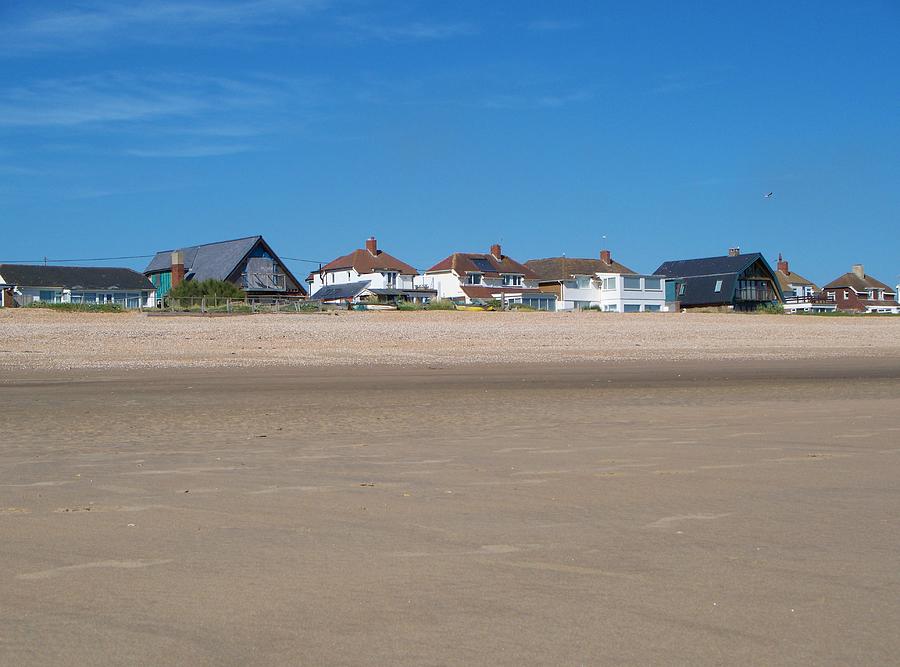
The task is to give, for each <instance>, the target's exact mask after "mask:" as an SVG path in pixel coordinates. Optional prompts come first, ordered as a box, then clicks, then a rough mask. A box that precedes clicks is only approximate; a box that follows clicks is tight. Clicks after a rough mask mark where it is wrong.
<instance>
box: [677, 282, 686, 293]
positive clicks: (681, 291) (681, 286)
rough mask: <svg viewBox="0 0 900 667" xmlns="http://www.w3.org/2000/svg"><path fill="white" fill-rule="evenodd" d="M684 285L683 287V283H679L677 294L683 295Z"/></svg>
mask: <svg viewBox="0 0 900 667" xmlns="http://www.w3.org/2000/svg"><path fill="white" fill-rule="evenodd" d="M684 287H685V285H684V283H681V284H680V285H679V286H678V296H684Z"/></svg>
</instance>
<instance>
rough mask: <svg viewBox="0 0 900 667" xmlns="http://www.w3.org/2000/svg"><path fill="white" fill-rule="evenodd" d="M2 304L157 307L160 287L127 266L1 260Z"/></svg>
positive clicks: (7, 305) (8, 305)
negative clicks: (28, 262)
mask: <svg viewBox="0 0 900 667" xmlns="http://www.w3.org/2000/svg"><path fill="white" fill-rule="evenodd" d="M0 284H3V285H5V287H4V288H3V290H2V293H3V299H2V305H3V306H6V307H10V306H27V305H29V304H31V303H35V302H45V303H84V304H106V303H110V304H118V305H120V306H122V307H123V308H153V307H155V306H156V288H155V287H154V286H153V283H151V282H150V280H148V279H147V277H146V276H144V275H142V274H140V273H138V272H137V271H133V270H131V269H124V268H107V267H99V266H42V265H37V266H35V265H27V264H0Z"/></svg>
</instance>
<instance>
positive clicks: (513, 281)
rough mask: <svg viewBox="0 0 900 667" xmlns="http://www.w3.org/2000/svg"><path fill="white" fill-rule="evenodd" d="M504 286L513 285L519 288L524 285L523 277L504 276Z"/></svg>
mask: <svg viewBox="0 0 900 667" xmlns="http://www.w3.org/2000/svg"><path fill="white" fill-rule="evenodd" d="M503 284H504V285H512V286H516V287H517V286H519V285H521V284H522V276H518V275H513V274H508V273H507V274H504V275H503Z"/></svg>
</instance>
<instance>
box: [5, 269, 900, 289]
mask: <svg viewBox="0 0 900 667" xmlns="http://www.w3.org/2000/svg"><path fill="white" fill-rule="evenodd" d="M3 277H4V278H5V277H6V276H5V275H4V276H3ZM836 287H852V288H853V289H855V290H856V291H857V292H867V291H869V290H870V289H883V290H885V291H887V292H890V293H891V294H893V293H894V288H893V287H890V286H888V285H885V284H884V283H883V282H881V281H880V280H878V279H876V278H873V277H872V276H870V275H865V276H864V277H863V278H860V277H859V276H858V275H856V274H855V273H853V272H852V271H851V272H850V273H845V274H844V275H842V276H839V277H837V278H835V279H834V280H832V281H831V282H830V283H828V284H827V285H825V287H824V289H834V288H836Z"/></svg>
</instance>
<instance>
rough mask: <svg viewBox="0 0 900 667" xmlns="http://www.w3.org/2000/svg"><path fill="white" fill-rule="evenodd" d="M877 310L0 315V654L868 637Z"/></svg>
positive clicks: (886, 551) (750, 656)
mask: <svg viewBox="0 0 900 667" xmlns="http://www.w3.org/2000/svg"><path fill="white" fill-rule="evenodd" d="M898 332H900V319H897V320H895V319H885V318H871V319H865V318H840V319H827V318H803V317H787V316H783V317H778V316H774V317H764V316H745V317H741V316H731V315H687V316H681V315H671V316H668V315H666V316H658V315H650V316H637V317H635V316H609V315H603V314H594V313H586V314H584V316H578V315H573V316H555V315H551V316H547V315H543V314H539V313H527V314H524V313H523V314H506V313H377V314H341V315H337V316H335V315H321V316H320V315H310V316H258V317H257V316H254V317H244V318H232V319H214V318H209V319H208V318H146V317H142V316H140V315H125V316H116V315H109V316H107V315H104V316H85V315H69V316H60V315H54V314H49V313H41V312H34V311H29V312H27V313H23V312H0V339H2V342H0V348H2V352H0V405H2V411H0V433H2V437H0V532H2V535H3V539H2V541H0V563H2V567H0V573H2V574H0V600H2V605H0V656H2V660H0V662H3V663H7V664H19V665H24V664H28V665H31V664H34V665H57V664H58V665H69V664H85V665H86V664H141V665H158V664H192V665H221V664H267V665H271V664H284V665H293V664H410V665H412V664H415V665H441V664H459V665H463V664H466V665H469V664H484V665H497V664H501V665H521V664H572V665H579V664H623V663H624V664H685V665H687V664H691V665H695V664H724V663H727V664H747V665H751V664H752V665H758V664H834V665H839V664H849V663H853V664H888V663H891V662H893V661H894V660H895V659H896V656H897V655H898V653H900V639H898V636H897V633H896V628H897V627H898V626H900V603H898V599H900V575H898V572H900V567H898V566H900V557H898V554H900V526H898V517H900V490H898V489H900V487H898V484H897V480H898V479H900V420H898V417H897V415H898V411H900V340H898V339H900V337H898V335H897V334H898Z"/></svg>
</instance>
